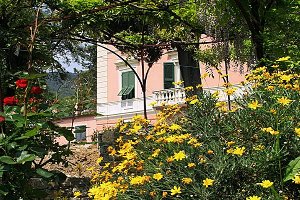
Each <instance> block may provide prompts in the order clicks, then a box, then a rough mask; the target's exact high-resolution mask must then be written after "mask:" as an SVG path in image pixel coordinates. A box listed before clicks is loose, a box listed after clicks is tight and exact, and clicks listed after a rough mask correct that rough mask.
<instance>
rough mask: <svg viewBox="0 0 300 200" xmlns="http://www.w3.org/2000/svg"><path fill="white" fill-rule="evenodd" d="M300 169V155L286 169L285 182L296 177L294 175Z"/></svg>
mask: <svg viewBox="0 0 300 200" xmlns="http://www.w3.org/2000/svg"><path fill="white" fill-rule="evenodd" d="M299 171H300V156H299V157H297V158H296V159H294V160H292V161H291V162H290V163H289V164H288V166H287V168H286V171H285V177H284V179H283V182H286V181H288V180H291V179H292V178H294V176H295V175H296V174H297V173H298V172H299Z"/></svg>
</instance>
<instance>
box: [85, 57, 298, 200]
mask: <svg viewBox="0 0 300 200" xmlns="http://www.w3.org/2000/svg"><path fill="white" fill-rule="evenodd" d="M299 69H300V68H299V62H292V61H290V60H289V58H281V59H278V60H277V61H275V62H268V66H267V67H260V68H257V69H255V70H253V71H252V73H251V74H250V75H248V76H247V83H245V84H246V85H245V94H244V95H243V97H242V98H239V99H235V102H234V105H232V108H231V109H228V105H227V104H226V102H220V101H218V94H217V93H214V94H207V93H200V94H198V95H197V96H191V97H189V98H188V99H187V103H186V104H187V105H188V106H187V108H184V107H180V106H179V105H169V106H164V107H163V109H162V110H161V111H160V112H159V113H158V114H157V120H156V122H155V124H154V125H153V126H152V125H150V124H149V122H148V121H147V120H145V119H143V118H142V117H141V116H135V117H133V119H132V121H131V122H126V123H125V122H123V121H122V120H120V121H119V123H118V124H117V125H116V127H115V130H114V131H115V134H116V138H117V139H116V140H115V143H114V145H112V146H109V147H108V148H107V151H108V152H109V154H110V156H111V159H110V161H109V162H105V161H103V158H102V157H100V158H99V159H98V164H100V165H101V170H100V171H98V170H95V169H91V171H92V173H93V179H92V182H93V187H92V188H91V189H90V190H89V195H90V197H92V198H94V199H101V200H103V199H135V200H136V199H212V200H215V199H230V200H232V199H247V200H259V199H270V200H271V199H272V200H274V199H297V198H298V197H299V196H300V189H299V184H300V157H299V156H300V153H299V152H300V151H299V145H300V142H299V141H300V140H299V139H300V104H299V97H300V87H299V81H300V74H299ZM227 89H228V88H227Z"/></svg>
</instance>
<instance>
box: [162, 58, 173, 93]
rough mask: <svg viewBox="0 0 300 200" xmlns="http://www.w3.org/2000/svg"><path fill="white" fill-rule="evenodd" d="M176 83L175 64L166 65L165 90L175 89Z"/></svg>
mask: <svg viewBox="0 0 300 200" xmlns="http://www.w3.org/2000/svg"><path fill="white" fill-rule="evenodd" d="M174 81H175V77H174V63H164V89H169V88H173V87H174V85H173V82H174Z"/></svg>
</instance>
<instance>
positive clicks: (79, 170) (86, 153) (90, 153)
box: [45, 144, 99, 177]
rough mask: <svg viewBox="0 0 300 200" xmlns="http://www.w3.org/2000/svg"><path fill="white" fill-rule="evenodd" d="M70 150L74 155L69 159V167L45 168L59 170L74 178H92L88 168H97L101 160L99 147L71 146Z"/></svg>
mask: <svg viewBox="0 0 300 200" xmlns="http://www.w3.org/2000/svg"><path fill="white" fill-rule="evenodd" d="M70 149H71V150H72V152H73V154H72V155H70V156H69V157H68V158H67V160H68V162H69V165H68V167H64V166H63V165H56V164H55V165H54V164H48V165H46V166H45V168H46V169H48V170H59V171H61V172H63V173H64V174H66V175H67V176H72V177H91V172H90V171H88V170H87V168H89V167H92V166H95V164H96V161H97V159H98V158H99V151H98V149H97V146H96V145H95V144H85V145H79V144H71V147H70Z"/></svg>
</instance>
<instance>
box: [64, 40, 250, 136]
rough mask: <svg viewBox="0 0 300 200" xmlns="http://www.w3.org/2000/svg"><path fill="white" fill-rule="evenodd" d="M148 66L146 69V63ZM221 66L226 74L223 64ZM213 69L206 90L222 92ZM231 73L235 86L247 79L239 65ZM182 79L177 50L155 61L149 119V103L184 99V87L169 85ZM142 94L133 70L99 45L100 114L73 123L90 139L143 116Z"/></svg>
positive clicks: (136, 63) (149, 87)
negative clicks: (121, 120) (124, 121)
mask: <svg viewBox="0 0 300 200" xmlns="http://www.w3.org/2000/svg"><path fill="white" fill-rule="evenodd" d="M207 40H209V38H207V37H205V35H203V37H202V41H207ZM106 47H107V48H109V49H111V50H113V51H116V52H117V53H118V54H119V55H122V57H123V58H125V59H126V56H125V55H124V54H121V53H120V52H119V51H118V50H117V49H115V48H113V47H111V46H106ZM201 48H209V45H203V46H201ZM128 62H129V63H130V65H131V66H133V68H134V69H135V70H136V71H137V73H138V74H141V73H142V72H141V69H142V67H141V62H139V61H137V60H135V59H128ZM145 67H146V68H147V64H146V65H145ZM219 67H220V68H221V71H222V73H223V74H225V68H224V66H223V64H221V65H220V66H219ZM205 69H206V66H205V65H204V64H202V63H200V71H201V74H204V73H205ZM245 70H246V69H245ZM211 72H212V73H213V74H214V78H212V77H210V76H208V77H206V78H205V79H203V80H202V82H203V86H204V90H207V91H216V90H219V91H222V90H223V89H224V87H223V84H224V82H223V80H222V78H221V77H220V75H219V74H218V73H217V71H216V70H215V69H212V70H211ZM228 75H229V76H228V77H229V81H230V83H231V84H233V85H234V84H239V83H240V82H241V81H243V80H244V73H240V70H238V69H236V67H230V69H229V71H228ZM199 76H200V75H199ZM181 79H182V78H181V74H180V67H179V62H178V55H177V52H176V51H175V50H173V51H167V52H165V53H164V54H163V56H162V57H161V59H160V60H159V61H157V62H156V63H154V65H153V67H152V68H151V70H150V72H149V76H148V80H147V90H146V95H147V114H148V119H149V120H154V119H155V114H156V109H155V108H153V107H152V106H150V105H149V104H150V103H151V102H153V101H156V102H157V103H158V104H160V103H162V102H166V103H170V104H173V103H183V102H184V98H185V95H184V90H183V89H182V88H180V87H178V86H174V85H172V86H170V83H172V82H178V81H180V80H181ZM237 87H238V85H237ZM237 93H238V91H237ZM142 97H143V96H142V89H141V87H140V85H139V83H138V80H137V78H136V77H135V76H134V74H133V72H132V70H131V69H130V68H129V67H128V66H127V65H126V64H125V63H124V61H122V60H121V59H120V58H118V57H117V56H116V55H115V54H113V53H112V52H110V51H107V50H106V49H104V48H102V47H100V46H99V47H97V113H98V114H99V115H98V116H96V117H95V116H94V117H91V116H90V117H80V118H78V119H75V121H74V125H75V126H86V140H87V141H90V140H91V135H92V134H93V133H94V131H96V130H97V131H101V130H103V129H104V128H105V127H109V126H112V125H114V124H115V123H116V121H117V120H118V119H120V118H122V119H124V120H130V119H131V118H132V117H133V116H134V115H137V114H139V115H143V98H142ZM170 97H173V98H170ZM225 99H226V95H225V94H224V93H222V92H221V100H225ZM70 123H71V121H70V119H69V121H68V119H66V121H64V122H61V123H60V124H61V125H64V126H69V125H70Z"/></svg>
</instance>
